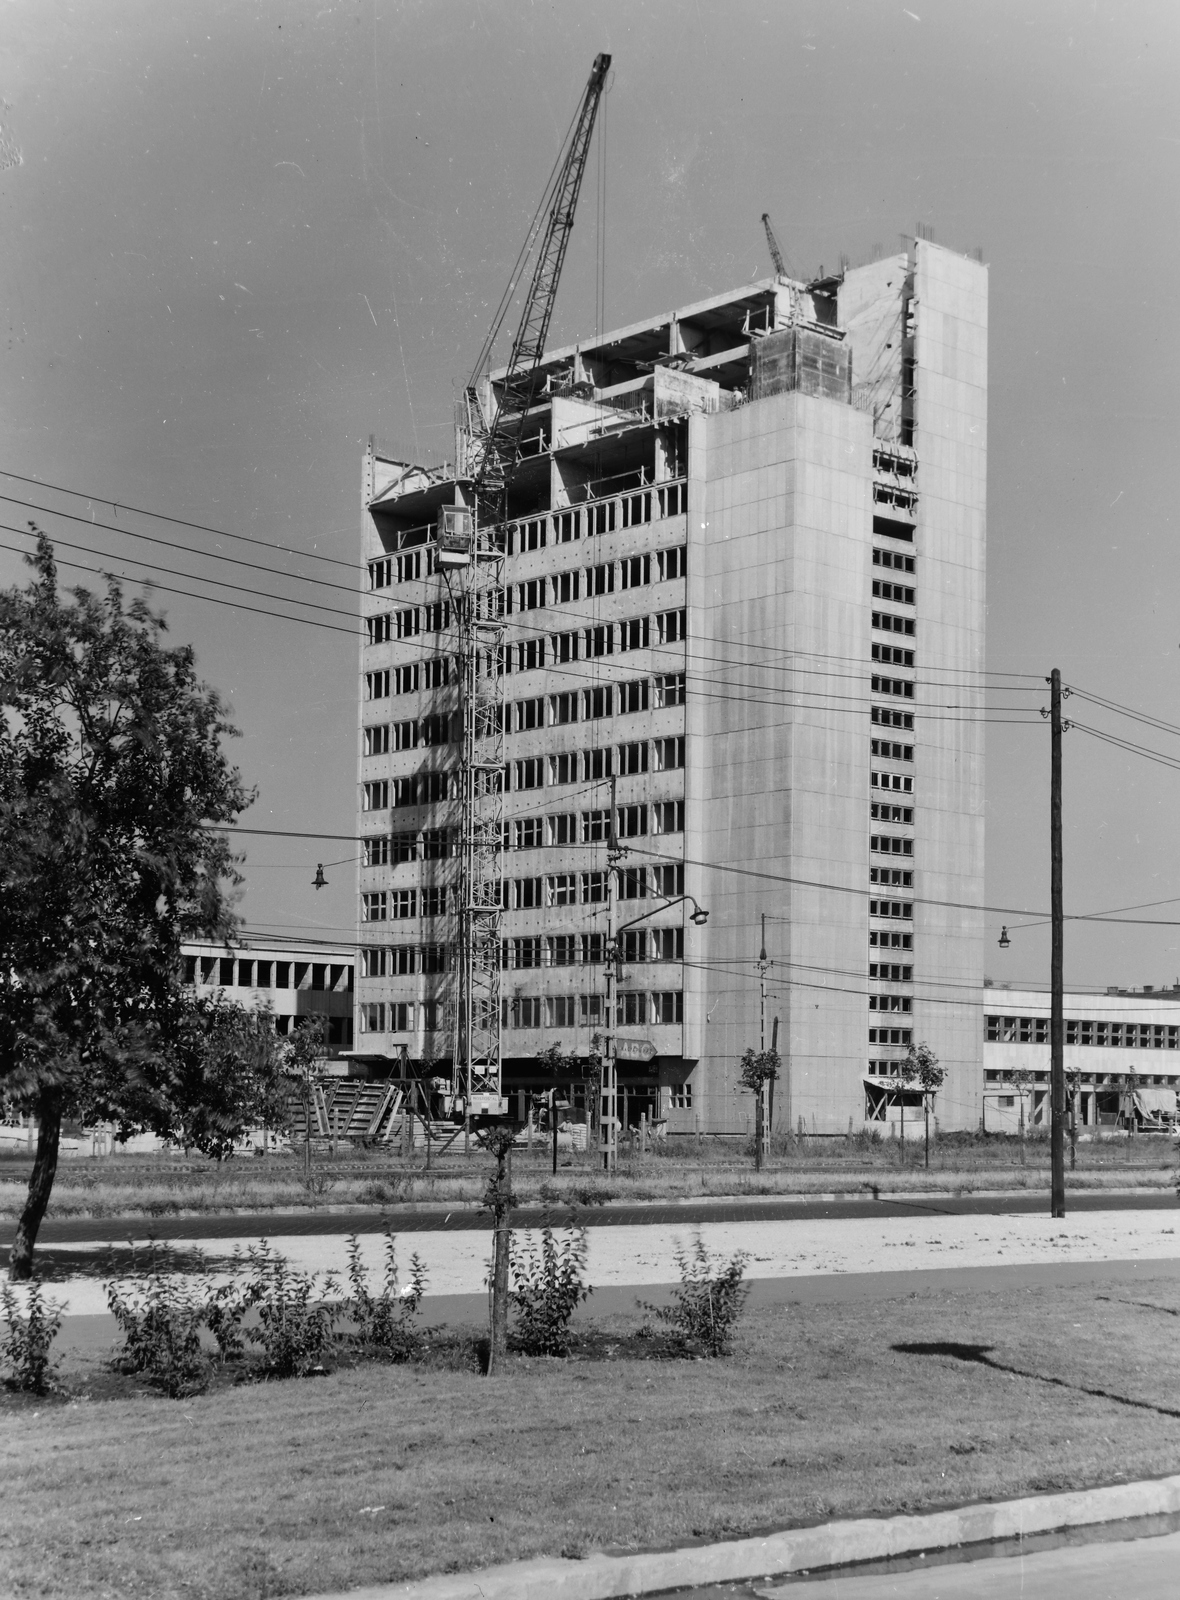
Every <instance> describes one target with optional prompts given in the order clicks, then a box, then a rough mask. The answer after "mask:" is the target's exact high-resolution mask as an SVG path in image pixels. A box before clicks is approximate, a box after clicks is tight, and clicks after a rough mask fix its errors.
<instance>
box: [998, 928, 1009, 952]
mask: <svg viewBox="0 0 1180 1600" xmlns="http://www.w3.org/2000/svg"><path fill="white" fill-rule="evenodd" d="M999 943H1000V949H1001V950H1006V949H1007V948H1008V946H1009V945H1010V944H1011V943H1012V941H1011V939H1009V937H1008V929H1007V928H1006V927H1004V928H1001V929H1000V940H999Z"/></svg>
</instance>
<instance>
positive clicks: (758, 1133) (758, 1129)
mask: <svg viewBox="0 0 1180 1600" xmlns="http://www.w3.org/2000/svg"><path fill="white" fill-rule="evenodd" d="M766 967H767V961H766V913H765V911H764V912H763V913H762V948H761V949H760V950H759V952H758V983H759V992H760V999H759V1009H758V1049H759V1051H760V1052H761V1054H762V1056H763V1057H765V1055H766ZM755 1093H756V1098H755V1101H754V1171H755V1172H761V1171H762V1165H763V1162H764V1160H765V1157H766V1149H765V1147H766V1082H765V1079H759V1082H758V1088H757V1090H756V1092H755Z"/></svg>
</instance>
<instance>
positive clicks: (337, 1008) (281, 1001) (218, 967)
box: [181, 940, 356, 1060]
mask: <svg viewBox="0 0 1180 1600" xmlns="http://www.w3.org/2000/svg"><path fill="white" fill-rule="evenodd" d="M181 953H182V956H183V959H184V981H185V983H186V984H189V985H191V986H192V988H193V990H194V991H195V992H196V993H197V994H209V993H212V992H214V991H216V990H221V991H222V992H223V993H224V995H225V998H226V999H227V1000H230V1001H232V1002H233V1003H234V1004H235V1005H239V1006H245V1007H247V1008H248V1009H249V1010H251V1011H257V1010H262V1009H263V1008H265V1009H267V1010H269V1011H270V1012H271V1013H272V1015H273V1016H274V1019H275V1031H276V1033H278V1034H279V1035H280V1037H283V1038H286V1037H289V1036H290V1035H291V1034H292V1033H293V1032H294V1031H295V1029H296V1028H297V1027H299V1026H300V1024H301V1023H302V1022H303V1021H304V1020H305V1019H308V1020H310V1019H313V1018H320V1019H322V1020H323V1022H324V1024H325V1026H326V1029H327V1038H326V1049H325V1052H324V1053H325V1057H326V1058H328V1059H329V1060H337V1059H339V1058H340V1056H341V1054H342V1052H344V1051H346V1050H348V1049H350V1048H351V1046H352V1029H353V996H354V982H355V976H354V975H355V972H356V957H355V955H354V954H353V953H352V952H351V951H343V952H342V951H340V950H339V949H327V948H323V949H321V948H318V947H316V946H313V945H308V946H300V948H298V949H295V950H293V949H291V948H290V947H289V946H284V945H283V944H282V943H280V942H278V941H276V942H275V943H274V944H273V945H269V944H268V945H262V944H259V943H257V942H256V941H254V940H251V942H250V944H249V945H248V946H247V945H235V946H234V947H233V948H232V949H231V948H230V947H229V946H227V945H217V944H211V943H207V942H205V941H202V940H192V941H189V942H187V943H185V944H183V945H182V946H181Z"/></svg>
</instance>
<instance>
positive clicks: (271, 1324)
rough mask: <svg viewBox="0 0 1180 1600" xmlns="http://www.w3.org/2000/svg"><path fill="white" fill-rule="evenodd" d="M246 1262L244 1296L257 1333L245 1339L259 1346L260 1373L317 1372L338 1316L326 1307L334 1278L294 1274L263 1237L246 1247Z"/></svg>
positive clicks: (329, 1346)
mask: <svg viewBox="0 0 1180 1600" xmlns="http://www.w3.org/2000/svg"><path fill="white" fill-rule="evenodd" d="M246 1259H247V1262H248V1264H249V1267H250V1269H251V1273H252V1276H251V1278H250V1279H249V1281H248V1282H247V1284H246V1289H245V1294H246V1297H247V1301H248V1304H249V1305H251V1306H254V1307H256V1308H257V1311H258V1329H257V1331H255V1330H253V1329H251V1330H250V1331H249V1333H248V1337H249V1339H250V1341H251V1343H255V1344H258V1345H259V1346H260V1347H261V1349H262V1354H263V1357H264V1363H265V1368H266V1371H267V1372H268V1373H270V1374H271V1375H272V1376H273V1377H276V1378H302V1377H306V1376H307V1375H308V1374H309V1373H311V1372H316V1371H323V1365H324V1361H325V1359H326V1358H327V1357H328V1356H330V1355H331V1353H332V1350H333V1346H334V1343H335V1330H336V1323H337V1321H338V1320H339V1315H340V1312H339V1307H338V1306H336V1305H333V1304H332V1303H331V1297H332V1296H333V1295H334V1294H335V1292H336V1288H337V1282H336V1276H335V1274H334V1273H331V1272H326V1273H324V1274H323V1278H322V1281H321V1277H320V1274H319V1273H315V1272H296V1271H295V1270H294V1269H293V1268H292V1266H291V1264H290V1262H289V1261H288V1260H287V1258H286V1257H285V1256H281V1255H280V1254H279V1253H278V1251H277V1250H273V1249H272V1248H271V1246H270V1245H269V1244H268V1243H267V1241H266V1240H265V1239H263V1240H261V1241H260V1243H259V1244H257V1245H251V1246H250V1249H249V1250H248V1252H247V1256H246Z"/></svg>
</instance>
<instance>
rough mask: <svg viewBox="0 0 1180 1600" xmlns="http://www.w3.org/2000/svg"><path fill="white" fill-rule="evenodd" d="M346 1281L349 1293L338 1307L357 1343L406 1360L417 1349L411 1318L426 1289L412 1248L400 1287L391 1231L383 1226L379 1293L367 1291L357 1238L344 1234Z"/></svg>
mask: <svg viewBox="0 0 1180 1600" xmlns="http://www.w3.org/2000/svg"><path fill="white" fill-rule="evenodd" d="M348 1284H349V1288H350V1289H351V1291H352V1293H351V1294H350V1295H349V1297H348V1299H347V1300H345V1302H344V1304H343V1306H342V1307H341V1309H342V1311H343V1312H344V1313H345V1314H346V1315H347V1316H349V1317H351V1319H352V1321H353V1323H354V1325H355V1329H356V1332H355V1337H356V1340H357V1343H358V1344H359V1345H361V1346H362V1347H363V1348H364V1349H365V1350H367V1351H368V1352H370V1353H372V1354H375V1355H380V1356H383V1357H384V1358H385V1359H386V1360H388V1361H409V1360H410V1359H411V1357H413V1356H414V1355H416V1354H417V1353H418V1349H419V1345H420V1340H419V1336H418V1333H417V1331H416V1330H415V1329H414V1328H412V1327H411V1325H410V1324H411V1321H412V1319H413V1318H414V1317H416V1316H417V1314H418V1307H419V1306H420V1305H421V1304H422V1296H423V1294H424V1293H425V1290H426V1269H425V1267H424V1266H423V1264H422V1261H421V1258H420V1257H419V1256H418V1254H417V1252H415V1253H414V1254H413V1255H412V1256H411V1257H410V1281H409V1283H408V1284H407V1285H406V1287H405V1288H404V1289H403V1288H402V1287H401V1282H400V1280H399V1277H398V1270H397V1250H396V1241H395V1238H394V1235H393V1234H392V1233H391V1232H390V1231H389V1229H388V1228H386V1230H385V1273H384V1279H383V1282H382V1285H381V1290H380V1293H378V1294H377V1295H372V1294H370V1293H369V1275H368V1272H367V1271H366V1270H365V1266H364V1263H363V1262H362V1261H361V1247H360V1241H359V1239H358V1238H357V1236H356V1234H355V1233H353V1234H350V1235H349V1237H348Z"/></svg>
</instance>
